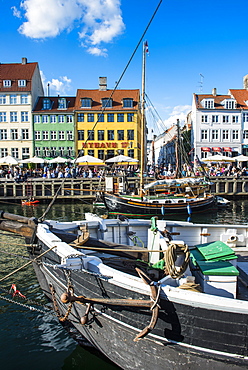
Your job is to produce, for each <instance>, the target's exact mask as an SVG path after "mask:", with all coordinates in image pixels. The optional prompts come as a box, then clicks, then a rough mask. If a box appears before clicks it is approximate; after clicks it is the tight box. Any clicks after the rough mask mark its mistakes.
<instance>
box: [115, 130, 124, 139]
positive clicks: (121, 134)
mask: <svg viewBox="0 0 248 370" xmlns="http://www.w3.org/2000/svg"><path fill="white" fill-rule="evenodd" d="M117 140H124V130H117Z"/></svg>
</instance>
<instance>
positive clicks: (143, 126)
mask: <svg viewBox="0 0 248 370" xmlns="http://www.w3.org/2000/svg"><path fill="white" fill-rule="evenodd" d="M146 48H147V43H146V42H144V43H143V58H142V87H141V137H140V139H141V140H140V144H141V151H140V152H141V158H140V196H141V197H142V195H143V188H144V176H143V173H144V168H145V161H146V153H145V150H146V148H145V134H146V120H145V72H146Z"/></svg>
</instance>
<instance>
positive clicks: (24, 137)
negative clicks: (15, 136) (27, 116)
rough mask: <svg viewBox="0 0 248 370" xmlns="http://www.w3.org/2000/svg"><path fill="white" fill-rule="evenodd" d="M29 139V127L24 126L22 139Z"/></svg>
mask: <svg viewBox="0 0 248 370" xmlns="http://www.w3.org/2000/svg"><path fill="white" fill-rule="evenodd" d="M28 139H29V133H28V129H26V128H23V129H22V140H28Z"/></svg>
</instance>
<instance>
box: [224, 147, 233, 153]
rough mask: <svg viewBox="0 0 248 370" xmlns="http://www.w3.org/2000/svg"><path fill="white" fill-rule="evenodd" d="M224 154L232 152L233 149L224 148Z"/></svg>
mask: <svg viewBox="0 0 248 370" xmlns="http://www.w3.org/2000/svg"><path fill="white" fill-rule="evenodd" d="M223 152H232V148H225V147H224V148H223Z"/></svg>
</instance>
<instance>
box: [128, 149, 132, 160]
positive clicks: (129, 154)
mask: <svg viewBox="0 0 248 370" xmlns="http://www.w3.org/2000/svg"><path fill="white" fill-rule="evenodd" d="M127 155H128V156H129V157H131V158H134V150H133V149H128V151H127Z"/></svg>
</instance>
